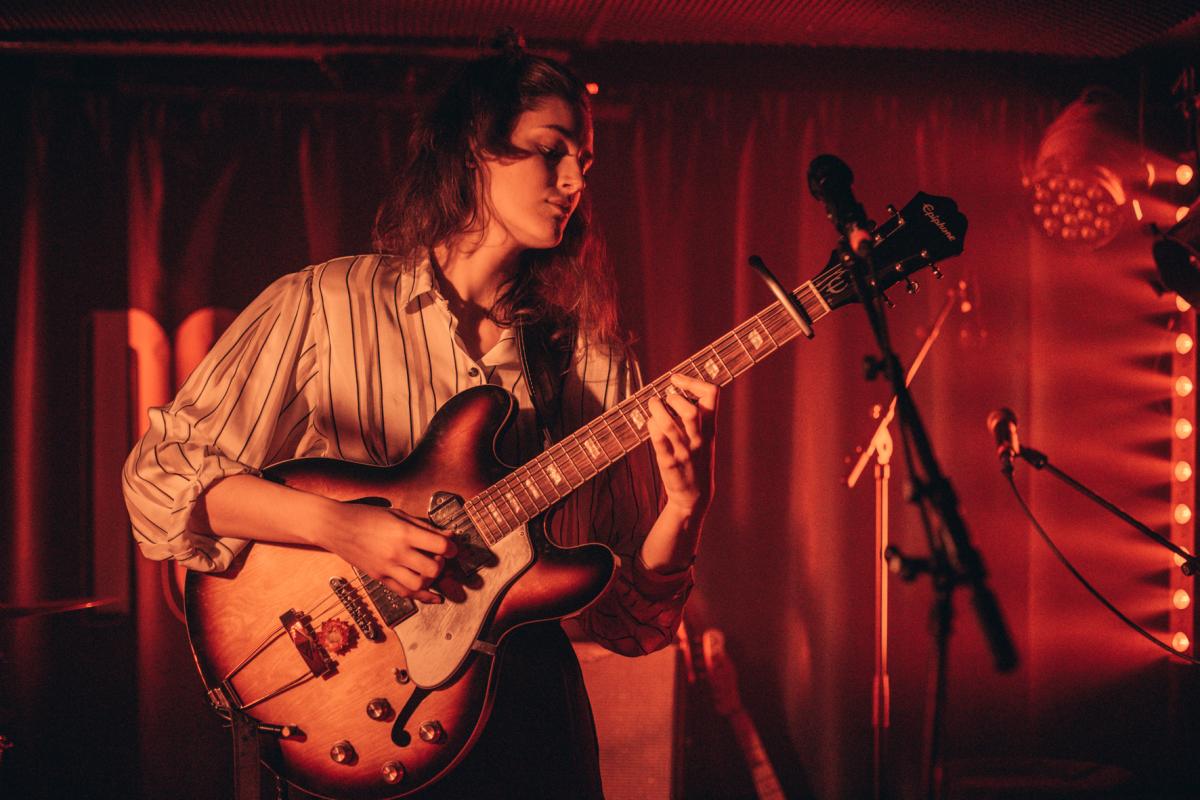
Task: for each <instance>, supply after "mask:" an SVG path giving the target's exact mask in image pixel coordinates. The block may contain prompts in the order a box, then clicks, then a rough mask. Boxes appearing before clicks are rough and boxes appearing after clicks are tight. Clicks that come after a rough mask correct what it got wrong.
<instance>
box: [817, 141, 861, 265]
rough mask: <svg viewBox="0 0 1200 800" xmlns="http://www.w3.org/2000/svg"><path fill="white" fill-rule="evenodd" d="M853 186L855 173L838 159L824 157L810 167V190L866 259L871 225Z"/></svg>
mask: <svg viewBox="0 0 1200 800" xmlns="http://www.w3.org/2000/svg"><path fill="white" fill-rule="evenodd" d="M852 183H854V173H852V172H851V171H850V167H848V166H846V162H845V161H842V160H841V159H840V158H838V157H837V156H833V155H828V154H826V155H820V156H817V157H816V158H814V159H813V160H812V163H810V164H809V165H808V190H809V191H810V192H812V196H813V197H815V198H817V199H818V200H820V201H821V203H822V204H823V205H824V206H825V213H826V215H827V216H828V217H829V220H830V221H831V222H832V223H833V225H834V227H836V228H837V229H838V232H839V233H841V234H842V235H843V236H844V237H846V242H847V244H848V245H849V246H850V250H851V251H852V252H854V253H855V254H857V255H860V256H865V255H866V254H867V253H869V252H870V250H871V232H870V230H869V226H870V223H869V222H868V221H867V212H865V211H863V207H862V203H860V202H858V200H856V199H855V197H854V192H853V191H852V190H851V189H850V185H851V184H852Z"/></svg>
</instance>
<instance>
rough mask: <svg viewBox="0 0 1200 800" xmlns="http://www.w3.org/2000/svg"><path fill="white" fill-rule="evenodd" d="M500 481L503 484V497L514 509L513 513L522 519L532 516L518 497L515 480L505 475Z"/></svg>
mask: <svg viewBox="0 0 1200 800" xmlns="http://www.w3.org/2000/svg"><path fill="white" fill-rule="evenodd" d="M500 483H502V484H503V486H502V487H501V492H502V493H501V495H500V496H501V497H503V498H504V500H505V502H507V503H508V507H509V508H511V509H512V511H513V514H515V515H516V518H517V519H521V518H522V517H528V516H530V515H529V513H528V512H527V511H526V510H525V506H523V505H522V504H521V501H520V499H519V498H518V497H517V495H516V491H515V487H514V486H513V482H512V481H511V480H510V478H509V477H505V478H504V479H503V480H502V481H500Z"/></svg>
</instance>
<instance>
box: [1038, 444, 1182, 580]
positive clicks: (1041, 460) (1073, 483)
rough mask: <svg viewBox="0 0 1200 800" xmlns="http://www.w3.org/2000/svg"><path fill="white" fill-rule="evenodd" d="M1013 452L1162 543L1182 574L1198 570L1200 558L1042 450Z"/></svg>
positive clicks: (1135, 528)
mask: <svg viewBox="0 0 1200 800" xmlns="http://www.w3.org/2000/svg"><path fill="white" fill-rule="evenodd" d="M1014 452H1015V454H1016V455H1017V457H1019V458H1023V459H1025V460H1026V461H1027V462H1029V464H1030V465H1032V466H1033V468H1034V469H1037V470H1043V469H1045V470H1048V471H1049V472H1050V474H1051V475H1053V476H1054V477H1056V478H1058V479H1059V480H1060V481H1062V482H1063V483H1065V484H1066V485H1067V486H1070V487H1071V488H1072V489H1074V490H1075V491H1077V492H1079V493H1080V494H1081V495H1083V496H1084V497H1086V498H1088V499H1089V500H1091V501H1092V502H1094V503H1095V504H1096V505H1098V506H1100V507H1101V508H1103V509H1104V510H1105V511H1108V512H1109V513H1111V514H1112V515H1113V516H1115V517H1117V518H1118V519H1120V520H1122V521H1124V522H1126V523H1127V524H1128V525H1129V526H1130V527H1132V528H1133V529H1134V530H1136V531H1138V532H1140V533H1142V534H1144V535H1145V536H1147V537H1148V538H1150V539H1153V540H1154V541H1155V542H1158V543H1159V544H1160V545H1162V546H1163V547H1165V548H1167V549H1168V550H1170V551H1171V552H1172V553H1174V554H1175V555H1176V556H1178V557H1179V558H1180V559H1181V560H1182V561H1183V563H1182V564H1180V566H1179V569H1180V571H1181V572H1183V574H1184V575H1188V576H1192V575H1195V574H1196V573H1197V572H1200V558H1197V557H1196V556H1194V555H1192V554H1191V553H1189V552H1188V551H1187V550H1184V549H1183V548H1182V547H1180V546H1179V545H1177V544H1175V543H1174V542H1172V541H1171V540H1170V539H1167V538H1166V537H1164V536H1163V535H1162V534H1160V533H1158V532H1157V531H1155V530H1153V529H1151V528H1150V527H1149V526H1148V525H1146V524H1145V523H1143V522H1141V521H1140V520H1138V519H1136V518H1134V517H1133V516H1131V515H1130V514H1128V513H1126V512H1125V511H1123V510H1121V509H1120V508H1119V507H1117V506H1116V505H1114V504H1113V503H1111V502H1109V501H1108V500H1105V499H1104V498H1103V497H1101V496H1100V495H1098V494H1096V493H1095V492H1094V491H1092V490H1091V489H1089V488H1088V487H1087V486H1084V485H1083V484H1082V483H1080V482H1079V481H1077V480H1075V479H1074V478H1072V477H1071V476H1070V475H1068V474H1067V473H1065V472H1063V471H1062V470H1061V469H1059V468H1058V467H1056V466H1054V465H1053V464H1051V463H1050V457H1049V456H1047V455H1046V454H1045V453H1043V452H1042V451H1040V450H1035V449H1033V448H1032V447H1026V446H1025V445H1021V447H1020V449H1018V450H1016V451H1014Z"/></svg>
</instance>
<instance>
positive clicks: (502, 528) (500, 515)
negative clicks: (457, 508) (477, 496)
mask: <svg viewBox="0 0 1200 800" xmlns="http://www.w3.org/2000/svg"><path fill="white" fill-rule="evenodd" d="M489 491H491V490H489ZM492 494H493V495H495V494H496V493H495V492H494V491H493V492H492ZM503 502H504V501H503V499H502V498H500V497H497V496H493V497H491V498H489V499H488V500H486V501H485V503H484V506H483V510H484V513H486V514H487V515H488V517H489V518H490V520H491V522H493V523H494V524H495V528H496V531H497V535H496V541H500V540H501V539H503V538H504V536H505V534H507V533H508V532H509V531H511V530H512V529H513V528H515V527H516V526H515V525H510V524H509V523H508V517H507V516H506V515H505V513H504V506H503V505H502V503H503Z"/></svg>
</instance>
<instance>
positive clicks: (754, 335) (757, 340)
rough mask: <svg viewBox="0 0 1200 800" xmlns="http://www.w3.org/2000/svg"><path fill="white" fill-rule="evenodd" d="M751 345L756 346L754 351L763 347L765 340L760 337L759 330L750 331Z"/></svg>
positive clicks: (752, 329)
mask: <svg viewBox="0 0 1200 800" xmlns="http://www.w3.org/2000/svg"><path fill="white" fill-rule="evenodd" d="M749 338H750V344H752V345H754V349H755V350H757V349H758V348H760V347H762V343H763V338H762V337H761V336H759V334H758V329H757V328H751V329H750V337H749Z"/></svg>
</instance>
